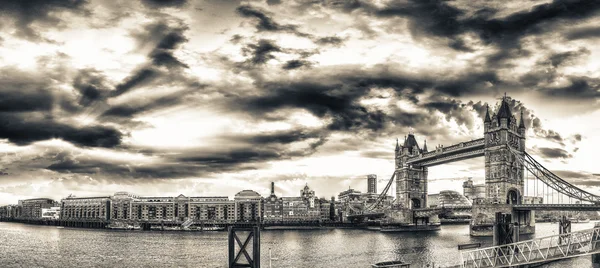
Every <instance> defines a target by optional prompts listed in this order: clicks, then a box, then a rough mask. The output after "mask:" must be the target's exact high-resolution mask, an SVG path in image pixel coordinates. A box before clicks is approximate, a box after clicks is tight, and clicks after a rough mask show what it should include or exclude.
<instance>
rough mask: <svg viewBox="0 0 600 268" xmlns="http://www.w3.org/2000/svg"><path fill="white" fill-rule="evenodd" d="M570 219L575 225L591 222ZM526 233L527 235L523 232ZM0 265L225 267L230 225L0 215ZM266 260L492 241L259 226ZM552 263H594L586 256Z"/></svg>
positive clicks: (346, 256)
mask: <svg viewBox="0 0 600 268" xmlns="http://www.w3.org/2000/svg"><path fill="white" fill-rule="evenodd" d="M593 224H594V223H593V222H592V223H586V224H573V226H572V229H573V231H575V230H582V229H586V228H591V227H593ZM557 232H558V226H557V225H556V224H551V223H539V224H538V225H537V234H536V236H538V237H541V236H548V235H552V234H556V233H557ZM523 239H524V238H523ZM0 241H2V243H0V260H1V262H0V263H1V265H0V266H1V267H226V262H227V233H225V232H206V233H191V232H141V231H139V232H129V231H106V230H93V229H75V228H72V229H71V228H65V229H57V228H56V227H50V226H36V225H25V224H17V223H0ZM261 242H262V252H261V260H262V265H263V267H268V264H269V259H268V256H269V251H268V249H269V248H271V249H272V254H273V258H277V260H274V261H273V262H272V263H273V267H369V266H370V264H373V263H376V262H380V261H386V260H398V259H404V260H406V261H407V262H410V263H412V264H413V267H422V266H423V265H426V264H428V263H435V264H436V266H439V265H448V264H455V263H459V262H460V256H459V254H458V253H459V252H458V250H457V245H458V244H466V243H476V242H480V243H482V245H483V246H489V245H491V243H492V240H491V238H476V237H470V236H469V232H468V227H467V226H466V225H449V226H443V228H442V230H441V231H438V232H431V233H381V232H377V231H369V230H352V229H323V230H299V231H291V230H272V231H264V232H262V233H261ZM552 267H591V262H590V258H589V257H582V258H578V259H574V260H569V261H562V262H559V263H553V264H552Z"/></svg>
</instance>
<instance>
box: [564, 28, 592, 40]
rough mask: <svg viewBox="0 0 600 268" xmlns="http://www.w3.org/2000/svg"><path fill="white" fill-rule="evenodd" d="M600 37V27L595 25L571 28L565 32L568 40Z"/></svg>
mask: <svg viewBox="0 0 600 268" xmlns="http://www.w3.org/2000/svg"><path fill="white" fill-rule="evenodd" d="M598 37H600V27H595V26H592V27H584V28H577V29H570V30H569V31H568V32H567V33H566V34H565V38H567V39H568V40H577V39H587V38H598Z"/></svg>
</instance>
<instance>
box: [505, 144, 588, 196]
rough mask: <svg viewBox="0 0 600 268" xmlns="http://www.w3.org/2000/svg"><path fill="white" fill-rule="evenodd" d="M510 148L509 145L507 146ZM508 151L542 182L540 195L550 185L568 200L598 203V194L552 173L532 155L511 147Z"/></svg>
mask: <svg viewBox="0 0 600 268" xmlns="http://www.w3.org/2000/svg"><path fill="white" fill-rule="evenodd" d="M509 148H510V147H509ZM510 152H511V153H512V154H513V155H514V156H515V157H516V158H517V160H518V161H519V162H520V163H522V164H523V166H525V168H526V169H527V170H528V171H529V172H530V173H531V174H533V176H535V177H536V178H537V179H538V180H539V181H541V182H543V184H542V196H544V192H547V191H544V187H543V185H544V184H545V185H546V187H550V188H552V189H554V190H556V191H557V192H559V193H561V194H564V195H566V196H568V197H569V202H570V200H571V198H573V199H576V200H580V201H588V202H591V203H594V204H600V196H597V195H594V194H591V193H589V192H586V191H584V190H582V189H580V188H578V187H577V186H575V185H573V184H570V183H569V182H567V181H565V180H563V179H561V178H560V177H559V176H557V175H556V174H554V173H552V172H551V171H550V170H548V169H546V168H545V167H544V166H542V165H541V164H540V163H539V162H537V161H536V160H535V159H534V158H533V157H531V156H530V155H529V154H528V153H527V152H522V155H521V152H518V151H516V150H515V149H513V148H510ZM544 200H546V196H544Z"/></svg>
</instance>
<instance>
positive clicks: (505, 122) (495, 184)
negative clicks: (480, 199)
mask: <svg viewBox="0 0 600 268" xmlns="http://www.w3.org/2000/svg"><path fill="white" fill-rule="evenodd" d="M484 138H485V150H484V153H485V187H486V193H485V203H488V204H521V203H522V199H523V194H524V181H523V176H524V166H523V165H522V164H520V163H518V161H517V160H516V158H515V156H514V155H513V154H512V153H511V152H510V148H512V149H514V150H516V151H517V152H518V153H521V154H522V153H523V152H524V151H525V123H524V122H523V112H521V118H520V122H517V119H516V118H515V116H514V115H513V114H512V113H511V111H510V107H509V105H508V101H507V99H506V96H504V98H502V102H501V104H500V107H499V108H498V110H497V112H496V113H494V114H493V115H492V116H491V117H490V114H489V108H488V110H487V111H486V113H485V119H484Z"/></svg>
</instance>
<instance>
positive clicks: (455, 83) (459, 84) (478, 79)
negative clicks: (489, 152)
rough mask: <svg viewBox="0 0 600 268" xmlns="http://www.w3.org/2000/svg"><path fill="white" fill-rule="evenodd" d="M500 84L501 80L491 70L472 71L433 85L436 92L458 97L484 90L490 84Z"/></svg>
mask: <svg viewBox="0 0 600 268" xmlns="http://www.w3.org/2000/svg"><path fill="white" fill-rule="evenodd" d="M490 84H493V85H502V81H501V80H500V78H499V77H498V75H497V74H496V73H495V72H493V71H484V72H473V73H468V74H465V75H462V76H460V77H457V78H455V79H449V80H446V81H440V82H439V83H437V84H436V85H435V89H436V90H437V91H438V92H441V93H445V94H447V95H450V96H453V97H458V96H463V95H466V94H473V93H477V92H481V91H484V90H486V89H485V88H486V87H487V86H488V85H490Z"/></svg>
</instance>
